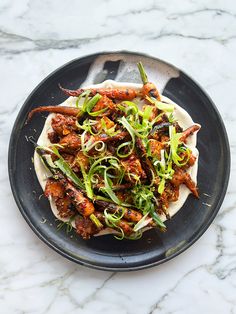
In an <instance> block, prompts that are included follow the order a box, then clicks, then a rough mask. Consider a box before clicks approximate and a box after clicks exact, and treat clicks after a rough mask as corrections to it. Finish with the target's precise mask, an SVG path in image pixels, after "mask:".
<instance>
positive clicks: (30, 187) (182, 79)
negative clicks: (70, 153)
mask: <svg viewBox="0 0 236 314" xmlns="http://www.w3.org/2000/svg"><path fill="white" fill-rule="evenodd" d="M138 61H142V63H143V64H144V66H145V69H146V71H147V73H148V77H149V80H150V81H153V82H154V83H156V84H157V86H158V88H159V90H160V91H161V93H162V94H163V95H165V96H167V97H169V98H170V99H172V100H173V101H174V102H176V103H177V104H179V105H180V106H182V107H183V108H184V109H185V110H186V111H188V113H189V114H190V115H191V116H192V118H193V120H194V121H196V122H198V123H200V124H201V125H202V129H201V131H200V132H199V133H198V143H197V147H198V150H199V152H200V158H199V169H198V186H199V191H200V200H197V199H195V198H194V197H192V196H191V195H190V196H189V197H188V199H187V201H186V202H185V204H184V206H183V207H182V208H181V210H180V211H179V212H178V213H177V214H176V215H175V216H174V217H173V218H172V219H171V220H169V221H167V223H166V225H167V232H166V233H161V232H159V231H158V230H154V229H152V230H149V231H147V232H145V233H144V234H143V237H142V238H141V239H140V240H137V241H130V240H123V241H118V240H116V239H114V238H113V236H111V235H107V236H103V237H94V238H92V239H91V240H89V241H84V240H82V239H81V238H80V237H78V236H77V235H76V234H75V232H74V231H73V232H72V233H70V234H67V233H66V230H65V229H60V230H57V225H58V221H56V220H55V217H54V216H53V213H52V211H51V209H50V206H49V202H48V200H47V199H46V198H45V197H40V198H39V196H40V195H41V194H42V189H41V187H40V185H39V182H38V180H37V177H36V174H35V171H34V167H33V164H32V160H31V158H32V156H33V153H34V147H33V146H32V144H31V143H30V142H28V141H27V139H28V138H29V137H33V138H34V139H35V140H37V138H38V137H39V135H40V133H41V130H42V128H43V125H44V122H45V114H42V115H35V116H34V117H33V119H32V121H31V122H30V123H29V124H27V125H25V121H26V117H27V114H28V112H29V111H30V110H32V109H33V108H35V107H37V106H40V105H42V104H43V105H56V104H59V103H61V102H63V101H64V100H65V99H66V96H65V95H64V94H63V93H62V92H61V91H60V89H59V88H58V83H60V84H61V85H62V86H65V87H67V88H71V89H75V88H78V87H79V86H85V85H89V84H97V83H101V82H103V81H104V80H107V79H113V80H117V81H120V82H134V83H140V78H139V74H138V71H137V66H136V64H137V62H138ZM229 172H230V151H229V144H228V138H227V134H226V131H225V127H224V124H223V121H222V119H221V117H220V114H219V112H218V111H217V109H216V107H215V105H214V104H213V102H212V101H211V99H210V98H209V97H208V96H207V94H206V93H205V92H204V91H203V89H202V88H201V87H200V86H199V85H198V84H197V83H196V82H194V81H193V80H192V79H191V78H190V77H189V76H187V75H186V74H185V73H183V72H182V71H180V70H179V69H177V68H176V67H174V66H172V65H170V64H168V63H166V62H164V61H162V60H160V59H156V58H153V57H149V56H146V55H143V54H139V53H131V52H112V53H109V52H107V53H97V54H94V55H89V56H86V57H83V58H79V59H76V60H73V61H71V62H69V63H67V64H66V65H64V66H62V67H61V68H59V69H57V70H56V71H54V72H53V73H52V74H50V75H49V76H48V77H47V78H45V79H44V80H43V81H42V82H41V83H40V84H39V85H38V86H37V87H36V88H35V89H34V90H33V92H32V93H31V94H30V95H29V97H28V98H27V100H26V101H25V103H24V105H23V106H22V108H21V110H20V112H19V114H18V117H17V119H16V122H15V124H14V127H13V130H12V134H11V139H10V144H9V177H10V183H11V188H12V192H13V195H14V198H15V200H16V203H17V205H18V207H19V209H20V211H21V213H22V215H23V217H24V218H25V220H26V221H27V223H28V224H29V226H30V227H31V228H32V230H33V231H34V232H35V233H36V234H37V235H38V237H39V238H40V239H42V240H43V241H44V242H45V243H46V244H47V245H48V246H50V247H51V248H53V249H54V250H55V251H57V252H58V253H60V254H61V255H63V256H64V257H66V258H68V259H70V260H72V261H74V262H76V263H79V264H82V265H86V266H89V267H93V268H97V269H102V270H109V271H111V270H112V271H130V270H138V269H143V268H148V267H152V266H155V265H158V264H161V263H163V262H166V261H168V260H170V259H172V258H174V257H175V256H177V255H178V254H180V253H181V252H183V251H185V250H186V249H187V248H188V247H190V246H191V245H192V244H193V243H194V242H195V241H196V240H197V239H198V238H199V237H200V236H201V235H202V234H203V233H204V232H205V231H206V229H207V228H208V227H209V225H210V224H211V222H212V221H213V219H214V217H215V216H216V214H217V212H218V210H219V208H220V206H221V204H222V201H223V199H224V196H225V193H226V189H227V185H228V179H229Z"/></svg>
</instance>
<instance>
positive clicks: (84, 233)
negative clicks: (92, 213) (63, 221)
mask: <svg viewBox="0 0 236 314" xmlns="http://www.w3.org/2000/svg"><path fill="white" fill-rule="evenodd" d="M75 227H76V232H77V233H78V234H79V235H80V236H81V237H82V238H83V239H85V240H88V239H90V237H91V236H93V235H94V234H96V233H98V232H99V230H98V229H97V227H96V226H95V225H94V224H93V222H92V221H91V220H90V219H89V218H85V217H79V216H77V217H76V218H75Z"/></svg>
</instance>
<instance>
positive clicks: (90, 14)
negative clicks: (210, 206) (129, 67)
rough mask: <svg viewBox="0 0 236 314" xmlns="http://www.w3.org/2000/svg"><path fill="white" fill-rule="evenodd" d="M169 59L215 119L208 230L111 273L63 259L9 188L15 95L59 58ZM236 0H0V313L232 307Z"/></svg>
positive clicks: (140, 312)
mask: <svg viewBox="0 0 236 314" xmlns="http://www.w3.org/2000/svg"><path fill="white" fill-rule="evenodd" d="M122 49H126V50H131V51H132V50H133V51H139V52H145V53H148V54H151V55H153V56H157V57H159V58H162V59H164V60H167V61H169V62H171V63H173V64H175V65H177V66H178V67H180V68H182V69H183V70H185V71H186V72H187V73H188V74H190V75H191V76H192V77H194V78H195V79H196V80H197V81H198V82H199V83H200V84H201V85H202V86H203V87H204V88H205V89H206V90H207V91H208V93H209V94H210V96H211V97H212V99H213V101H214V102H215V103H216V105H217V107H218V109H219V111H220V113H221V114H222V117H223V119H224V122H225V125H226V128H227V131H228V135H229V140H230V145H231V152H232V169H231V179H230V184H229V188H228V193H227V195H226V198H225V200H224V203H223V205H222V208H221V210H220V212H219V214H218V216H217V218H216V219H215V220H214V223H213V224H212V225H211V226H210V228H209V229H208V230H207V232H206V233H205V234H204V235H203V236H202V237H201V239H200V240H198V241H197V243H195V244H194V245H193V246H192V247H191V248H190V249H189V250H187V251H186V252H185V253H183V254H182V255H180V256H178V257H177V258H175V259H174V260H172V261H170V262H168V263H166V264H164V265H161V266H159V267H155V268H152V269H149V270H144V271H138V272H132V273H109V272H102V271H96V270H91V269H87V268H85V267H82V266H78V265H76V264H74V263H72V262H69V261H67V260H66V259H64V258H63V257H61V256H59V255H58V254H57V253H55V252H54V251H52V250H51V249H49V248H48V247H47V246H46V245H45V244H44V243H42V242H41V241H40V240H39V239H38V238H37V237H36V236H35V234H34V233H33V232H32V231H31V230H30V228H29V227H28V225H27V224H26V222H25V221H24V219H23V218H22V216H21V214H20V212H19V210H18V208H17V207H16V205H15V202H14V200H13V197H12V193H11V190H10V186H9V181H8V171H7V149H8V141H9V136H10V132H11V129H12V125H13V122H14V120H15V118H16V115H17V113H18V111H19V109H20V107H21V106H22V103H23V101H24V100H25V98H26V97H27V95H28V94H29V93H30V92H31V90H32V89H33V88H34V87H35V86H36V85H37V84H38V82H39V81H41V80H42V79H43V78H44V77H45V76H46V75H47V74H49V73H50V72H51V71H52V70H54V69H55V68H57V67H58V66H60V65H62V64H64V63H66V62H67V61H69V60H71V59H73V58H76V57H79V56H83V55H85V54H89V53H94V52H98V51H104V50H122ZM235 59H236V2H235V1H234V0H232V1H230V0H218V1H216V0H204V1H203V0H201V1H194V0H192V1H188V0H184V1H182V0H179V1H177V0H175V1H174V0H173V1H165V0H163V1H154V0H145V1H140V0H131V1H125V2H123V1H115V0H99V1H92V0H87V1H75V0H71V1H62V0H60V1H58V0H57V1H53V0H51V1H50V0H48V1H40V0H33V1H29V0H21V1H14V2H13V1H10V0H1V2H0V82H1V83H0V85H1V93H0V95H1V96H0V98H1V102H0V141H1V146H0V147H1V149H0V184H1V188H0V195H1V198H0V200H1V201H0V202H1V205H0V207H1V218H0V313H3V314H8V313H14V314H18V313H19V314H20V313H22V314H23V313H25V314H26V313H27V314H31V313H36V314H41V313H56V314H60V313H83V314H93V313H97V314H100V313H111V314H116V313H117V314H118V313H119V314H126V313H127V314H128V313H129V314H132V313H135V314H148V313H150V314H151V313H155V314H156V313H163V314H167V313H178V314H185V313H187V314H192V313H193V314H195V313H196V314H198V313H204V314H205V313H207V314H209V313H214V314H217V313H219V314H222V313H236V211H235V206H236V195H235V183H233V182H234V180H235V179H236V163H235V158H236V125H235V121H236V105H235V90H236V62H235Z"/></svg>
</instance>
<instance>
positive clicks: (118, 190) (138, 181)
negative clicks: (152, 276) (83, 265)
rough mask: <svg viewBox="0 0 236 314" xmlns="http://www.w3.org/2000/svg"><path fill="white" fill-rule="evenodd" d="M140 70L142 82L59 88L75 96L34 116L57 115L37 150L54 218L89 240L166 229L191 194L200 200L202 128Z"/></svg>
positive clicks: (37, 162)
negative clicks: (199, 139) (198, 140)
mask: <svg viewBox="0 0 236 314" xmlns="http://www.w3.org/2000/svg"><path fill="white" fill-rule="evenodd" d="M138 69H139V72H140V75H141V79H142V83H143V84H134V85H132V84H131V83H130V84H128V83H119V84H118V83H116V82H114V81H105V82H104V83H102V84H99V85H93V86H90V87H88V88H83V89H81V88H80V89H77V90H68V89H65V88H62V87H60V88H61V89H62V91H63V92H64V93H65V94H66V95H68V96H71V97H69V98H68V99H67V100H66V101H65V102H64V103H63V104H61V105H58V106H44V107H38V108H36V109H34V110H32V111H31V112H30V114H29V119H31V117H32V115H34V114H35V113H36V112H51V114H50V115H49V116H48V118H47V119H46V122H45V126H44V129H43V131H42V133H41V135H40V138H39V139H38V143H37V147H36V149H35V155H34V164H35V170H36V173H37V176H38V179H39V182H40V184H41V186H42V188H43V190H44V193H45V195H46V197H48V198H49V201H50V204H51V208H52V210H53V213H54V214H55V216H56V217H57V218H58V219H60V220H62V221H64V222H65V223H67V224H70V225H71V226H73V227H74V228H75V229H76V232H77V233H78V234H79V235H80V236H81V237H83V239H89V238H90V237H91V236H94V235H103V234H107V233H113V234H114V236H115V237H116V238H117V239H120V240H121V239H139V238H140V237H141V236H142V233H143V231H145V230H147V229H150V228H159V229H160V230H161V231H165V230H166V226H165V223H164V222H165V220H166V219H169V218H170V217H171V216H173V214H175V213H176V212H177V211H178V210H179V209H180V208H181V207H182V205H183V203H184V201H185V200H186V198H187V196H188V194H189V193H192V194H193V195H194V196H195V197H197V198H198V189H197V187H196V175H197V159H198V151H197V149H196V133H197V131H198V130H199V129H200V125H199V124H195V123H193V121H192V119H191V117H190V116H189V115H188V113H187V112H186V111H185V110H183V109H182V108H181V107H179V106H178V105H177V104H175V103H173V102H172V101H170V100H169V99H168V98H166V97H164V96H162V95H160V93H159V92H158V90H157V88H156V86H155V85H154V84H153V83H151V82H149V81H148V78H147V75H146V73H145V70H144V68H143V65H142V64H141V62H140V63H138ZM186 125H187V127H186V128H185V126H186Z"/></svg>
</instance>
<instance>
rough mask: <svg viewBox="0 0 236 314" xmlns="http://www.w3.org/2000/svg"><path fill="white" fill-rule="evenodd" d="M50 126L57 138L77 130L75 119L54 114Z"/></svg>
mask: <svg viewBox="0 0 236 314" xmlns="http://www.w3.org/2000/svg"><path fill="white" fill-rule="evenodd" d="M51 126H52V128H53V130H54V131H55V132H56V133H57V134H58V135H59V136H64V135H67V134H69V133H71V132H72V131H74V130H76V129H77V126H76V118H75V117H71V116H64V115H62V114H56V115H55V116H54V117H53V118H52V123H51Z"/></svg>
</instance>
